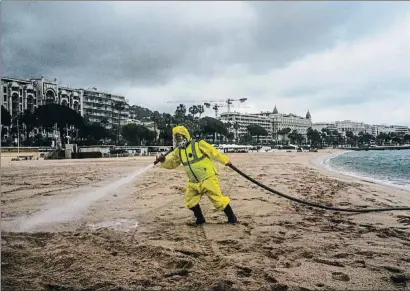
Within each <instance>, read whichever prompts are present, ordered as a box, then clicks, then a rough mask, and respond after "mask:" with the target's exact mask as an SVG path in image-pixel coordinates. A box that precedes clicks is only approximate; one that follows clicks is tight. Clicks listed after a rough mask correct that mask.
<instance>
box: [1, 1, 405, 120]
mask: <svg viewBox="0 0 410 291" xmlns="http://www.w3.org/2000/svg"><path fill="white" fill-rule="evenodd" d="M0 5H1V30H2V31H1V52H2V71H3V72H2V73H3V76H12V77H18V78H30V77H38V76H41V75H44V76H46V77H48V78H50V79H51V78H53V77H57V78H58V79H59V82H60V84H62V85H66V86H72V87H82V88H91V87H94V86H95V87H97V88H98V89H99V90H103V91H112V92H113V93H118V94H123V95H125V97H126V98H127V99H129V101H130V103H131V104H138V105H141V106H145V107H148V108H150V109H151V110H155V109H156V110H159V111H168V112H170V111H173V110H174V108H175V107H176V105H177V103H173V104H168V103H166V102H167V101H173V100H174V101H176V100H207V99H209V100H220V99H225V98H228V97H229V98H241V97H247V98H248V101H247V102H246V103H244V104H243V105H242V106H247V108H242V109H238V110H239V111H240V112H260V111H262V110H263V111H267V110H270V111H271V110H273V108H274V105H275V104H276V106H277V108H278V110H279V112H282V113H296V114H299V115H305V114H306V111H307V110H308V109H309V110H310V112H311V114H312V119H313V121H314V122H319V121H334V120H344V119H350V120H354V121H363V122H366V123H371V124H379V123H387V124H403V125H410V2H393V3H388V2H350V1H348V2H322V1H318V2H232V1H229V2H186V3H183V2H168V1H167V2H131V1H130V2H114V1H112V2H111V1H110V2H108V1H107V2H74V1H73V2H51V1H45V2H33V1H22V2H17V1H7V2H5V1H1V4H0ZM223 110H224V109H223V108H221V111H223ZM208 113H209V114H212V113H213V112H212V111H210V110H209V111H208Z"/></svg>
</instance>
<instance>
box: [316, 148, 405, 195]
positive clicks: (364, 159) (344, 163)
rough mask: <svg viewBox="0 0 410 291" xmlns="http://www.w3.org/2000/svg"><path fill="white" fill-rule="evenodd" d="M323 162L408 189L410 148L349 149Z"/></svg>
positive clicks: (346, 171)
mask: <svg viewBox="0 0 410 291" xmlns="http://www.w3.org/2000/svg"><path fill="white" fill-rule="evenodd" d="M324 163H325V165H326V166H327V167H328V169H330V170H333V171H337V172H341V173H343V174H347V175H350V176H355V177H358V178H363V179H367V180H369V181H374V182H377V183H380V184H386V185H389V186H394V187H397V188H402V189H406V190H410V150H384V151H380V150H373V151H372V150H369V151H349V152H344V153H342V154H339V155H337V156H334V157H330V158H328V159H326V160H325V161H324Z"/></svg>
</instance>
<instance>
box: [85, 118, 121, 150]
mask: <svg viewBox="0 0 410 291" xmlns="http://www.w3.org/2000/svg"><path fill="white" fill-rule="evenodd" d="M114 135H115V133H114ZM79 137H80V139H81V141H80V142H79V144H85V145H95V144H100V143H101V141H102V140H104V139H109V138H114V136H113V134H112V133H111V132H110V131H109V130H108V129H106V128H105V127H104V126H102V125H101V124H100V123H98V122H93V123H85V124H84V126H83V127H82V128H81V129H80V131H79Z"/></svg>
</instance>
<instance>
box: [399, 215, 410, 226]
mask: <svg viewBox="0 0 410 291" xmlns="http://www.w3.org/2000/svg"><path fill="white" fill-rule="evenodd" d="M397 217H398V219H397V222H398V223H401V224H404V225H410V216H406V215H397Z"/></svg>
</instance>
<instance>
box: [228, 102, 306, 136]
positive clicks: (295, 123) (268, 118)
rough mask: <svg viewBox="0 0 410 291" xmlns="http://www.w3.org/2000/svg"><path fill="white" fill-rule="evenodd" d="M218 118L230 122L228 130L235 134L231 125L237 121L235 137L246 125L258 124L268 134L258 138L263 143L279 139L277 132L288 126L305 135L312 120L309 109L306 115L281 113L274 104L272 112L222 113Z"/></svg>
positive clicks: (245, 129)
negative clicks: (237, 126)
mask: <svg viewBox="0 0 410 291" xmlns="http://www.w3.org/2000/svg"><path fill="white" fill-rule="evenodd" d="M220 120H221V121H222V122H224V123H228V122H230V123H231V124H232V127H231V128H230V129H229V130H230V132H233V133H234V134H235V135H236V130H235V128H234V127H233V125H235V123H238V125H239V128H238V130H237V135H238V136H236V138H238V137H240V136H243V135H245V134H246V133H247V126H248V125H251V124H257V125H260V126H261V127H263V128H264V129H265V130H266V131H267V132H268V136H266V137H260V138H259V140H260V141H261V142H263V143H270V142H272V141H273V140H275V141H278V140H280V139H281V136H280V135H279V134H278V132H279V131H281V130H283V129H285V128H290V129H291V131H293V130H296V131H297V132H298V133H299V134H302V135H304V136H305V137H306V134H307V130H308V128H309V127H312V120H311V115H310V112H309V111H308V112H307V113H306V117H302V116H298V115H296V114H282V113H279V112H278V110H277V108H276V106H275V108H274V110H273V112H261V113H256V114H242V113H238V112H233V113H232V112H231V113H222V114H221V116H220Z"/></svg>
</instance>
